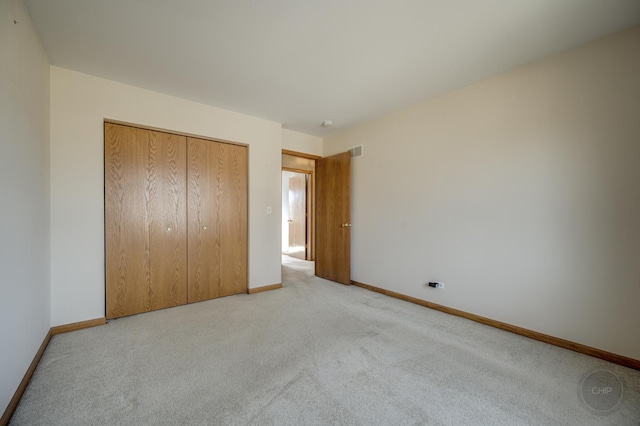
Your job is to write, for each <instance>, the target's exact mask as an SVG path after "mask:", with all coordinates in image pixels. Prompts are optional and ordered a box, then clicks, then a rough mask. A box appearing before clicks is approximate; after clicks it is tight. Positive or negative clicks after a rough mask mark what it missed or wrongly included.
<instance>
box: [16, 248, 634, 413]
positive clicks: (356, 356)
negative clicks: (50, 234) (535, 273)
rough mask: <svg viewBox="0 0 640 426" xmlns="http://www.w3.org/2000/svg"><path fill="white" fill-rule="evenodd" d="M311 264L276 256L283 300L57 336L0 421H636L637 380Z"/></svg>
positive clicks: (262, 296) (182, 312)
mask: <svg viewBox="0 0 640 426" xmlns="http://www.w3.org/2000/svg"><path fill="white" fill-rule="evenodd" d="M311 268H312V266H311ZM311 268H310V264H309V263H308V262H304V261H299V260H296V259H292V258H288V259H287V261H286V264H285V265H284V266H283V284H284V288H282V289H280V290H275V291H270V292H264V293H258V294H254V295H238V296H231V297H226V298H222V299H217V300H212V301H208V302H202V303H197V304H193V305H188V306H182V307H177V308H172V309H166V310H163V311H157V312H151V313H147V314H142V315H136V316H132V317H127V318H121V319H118V320H115V321H112V322H110V323H109V324H108V325H106V326H102V327H96V328H91V329H85V330H80V331H76V332H73V333H68V334H63V335H58V336H54V337H53V339H52V340H51V343H50V344H49V347H48V349H47V350H46V352H45V354H44V357H43V358H42V361H41V362H40V365H39V366H38V368H37V370H36V372H35V374H34V376H33V379H32V381H31V383H30V385H29V387H28V388H27V391H26V392H25V395H24V397H23V399H22V401H21V402H20V405H19V407H18V409H17V411H16V413H15V415H14V417H13V418H12V421H11V424H13V425H183V424H189V425H305V424H309V425H322V424H336V425H377V424H381V425H405V424H407V425H409V424H412V425H415V424H429V425H431V424H433V425H607V424H610V425H638V424H640V372H638V371H635V370H630V369H627V368H623V367H620V366H617V365H613V364H609V363H607V362H605V361H601V360H598V359H594V358H590V357H587V356H584V355H580V354H577V353H574V352H571V351H567V350H564V349H560V348H557V347H554V346H550V345H547V344H544V343H540V342H536V341H533V340H530V339H527V338H524V337H520V336H516V335H513V334H510V333H507V332H504V331H501V330H497V329H493V328H490V327H487V326H483V325H481V324H477V323H474V322H470V321H468V320H464V319H461V318H457V317H453V316H449V315H447V314H444V313H441V312H437V311H432V310H429V309H426V308H423V307H420V306H417V305H414V304H411V303H407V302H403V301H400V300H396V299H392V298H389V297H386V296H383V295H380V294H377V293H373V292H369V291H367V290H364V289H361V288H358V287H353V286H351V287H347V286H342V285H340V284H335V283H332V282H329V281H325V280H323V279H320V278H317V277H314V276H313V274H312V269H311ZM594 367H600V368H604V369H606V370H608V371H611V372H612V373H613V374H615V375H617V376H618V377H620V378H621V379H622V380H623V381H624V397H623V400H622V402H621V403H620V405H618V406H617V407H616V409H615V410H614V411H613V412H612V413H610V414H609V415H606V416H603V415H597V414H594V413H593V412H592V410H590V409H589V407H587V406H586V405H585V404H584V403H583V402H581V401H580V400H579V392H578V385H579V381H580V378H581V376H583V374H584V373H585V372H587V371H588V370H589V369H591V368H594Z"/></svg>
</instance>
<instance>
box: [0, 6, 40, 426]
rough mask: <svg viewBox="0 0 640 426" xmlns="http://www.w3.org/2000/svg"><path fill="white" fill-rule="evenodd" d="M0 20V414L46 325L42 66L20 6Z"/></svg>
mask: <svg viewBox="0 0 640 426" xmlns="http://www.w3.org/2000/svg"><path fill="white" fill-rule="evenodd" d="M0 17H1V18H2V19H0V200H2V201H1V202H0V203H1V206H0V323H1V324H2V325H1V326H0V327H1V328H2V331H1V332H0V336H1V338H0V415H2V413H3V412H4V410H5V408H6V407H7V405H8V404H9V401H10V400H11V398H12V397H13V394H14V392H15V391H16V389H17V388H18V385H19V384H20V381H21V380H22V377H23V376H24V374H25V372H26V371H27V368H28V367H29V364H30V363H31V360H32V359H33V357H34V355H35V354H36V352H37V351H38V348H39V347H40V345H41V344H42V342H43V340H44V338H45V336H46V334H47V332H48V331H49V327H50V325H51V323H50V312H49V292H50V286H49V61H48V59H47V55H46V54H45V52H44V49H43V48H42V45H41V44H40V40H39V39H38V36H37V34H36V32H35V29H34V28H33V25H32V23H31V19H30V18H29V15H28V13H27V11H26V9H25V7H24V4H23V3H22V1H21V0H1V1H0ZM14 20H15V21H17V23H15V24H14Z"/></svg>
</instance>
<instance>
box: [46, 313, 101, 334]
mask: <svg viewBox="0 0 640 426" xmlns="http://www.w3.org/2000/svg"><path fill="white" fill-rule="evenodd" d="M106 323H107V319H106V318H104V317H102V318H96V319H92V320H87V321H80V322H74V323H71V324H64V325H57V326H55V327H51V335H52V336H55V335H56V334H62V333H69V332H71V331H76V330H82V329H83V328H89V327H97V326H99V325H105V324H106Z"/></svg>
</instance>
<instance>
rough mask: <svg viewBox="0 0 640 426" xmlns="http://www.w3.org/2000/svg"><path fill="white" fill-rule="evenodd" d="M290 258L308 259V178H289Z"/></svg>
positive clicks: (301, 176) (303, 176)
mask: <svg viewBox="0 0 640 426" xmlns="http://www.w3.org/2000/svg"><path fill="white" fill-rule="evenodd" d="M288 223H289V253H288V255H289V256H292V257H296V258H298V259H302V260H305V259H307V235H306V234H307V177H306V175H304V174H301V173H298V174H296V175H294V176H291V177H290V178H289V222H288Z"/></svg>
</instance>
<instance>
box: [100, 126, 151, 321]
mask: <svg viewBox="0 0 640 426" xmlns="http://www.w3.org/2000/svg"><path fill="white" fill-rule="evenodd" d="M147 139H148V132H147V131H145V130H140V129H136V128H132V127H126V126H118V125H114V124H109V123H106V124H105V143H104V148H105V256H106V265H105V274H106V282H105V285H106V289H105V290H106V316H107V318H117V317H121V316H124V315H131V314H135V313H138V312H144V311H147V310H149V297H148V295H149V294H150V293H151V292H152V288H151V279H150V271H149V227H148V225H147V223H148V218H147V200H148V197H147V195H148V188H147V162H148V154H149V153H148V143H147Z"/></svg>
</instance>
